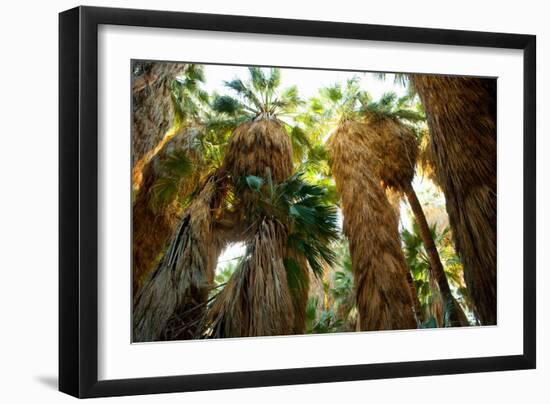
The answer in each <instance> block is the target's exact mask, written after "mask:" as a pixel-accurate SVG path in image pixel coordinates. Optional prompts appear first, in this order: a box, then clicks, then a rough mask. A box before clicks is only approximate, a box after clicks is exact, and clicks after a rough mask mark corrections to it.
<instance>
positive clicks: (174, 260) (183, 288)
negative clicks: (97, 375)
mask: <svg viewBox="0 0 550 404" xmlns="http://www.w3.org/2000/svg"><path fill="white" fill-rule="evenodd" d="M218 181H219V178H217V177H216V175H212V176H211V177H210V178H209V179H208V180H207V181H206V182H205V184H204V186H203V187H202V189H201V191H200V192H199V194H198V195H197V196H196V197H195V198H194V199H193V201H192V202H191V204H190V205H189V207H188V208H187V210H186V212H185V213H184V215H183V217H182V218H181V220H180V223H179V226H178V227H177V229H176V231H175V233H174V235H173V236H172V240H171V243H170V246H169V247H168V250H167V251H166V253H165V254H164V257H163V258H162V260H161V262H160V264H159V265H158V267H157V268H156V270H155V271H154V272H153V273H152V274H151V275H150V276H149V277H148V278H147V280H146V281H145V283H144V285H143V287H142V288H141V290H140V291H139V293H138V294H137V295H136V297H135V298H134V313H133V323H134V330H133V335H134V338H133V340H134V342H150V341H157V340H167V339H184V338H187V339H189V338H194V337H195V336H196V335H197V332H199V331H200V329H201V327H200V320H201V319H202V318H204V316H205V312H206V302H207V299H208V292H209V290H210V287H211V284H212V281H213V279H214V271H215V268H216V262H217V257H218V255H219V254H220V252H221V250H222V249H223V247H224V246H225V240H223V239H221V238H220V237H219V236H218V235H217V234H215V232H214V213H213V212H215V211H216V208H217V205H218V204H219V200H220V192H219V184H218Z"/></svg>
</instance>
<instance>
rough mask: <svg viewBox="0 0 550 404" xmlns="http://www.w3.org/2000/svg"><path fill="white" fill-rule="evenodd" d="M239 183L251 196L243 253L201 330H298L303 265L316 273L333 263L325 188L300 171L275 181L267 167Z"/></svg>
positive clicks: (331, 210) (332, 217)
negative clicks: (205, 325)
mask: <svg viewBox="0 0 550 404" xmlns="http://www.w3.org/2000/svg"><path fill="white" fill-rule="evenodd" d="M244 187H245V188H246V189H247V191H250V194H249V195H248V197H249V198H253V199H254V204H251V205H250V206H254V210H253V211H251V212H249V214H248V215H247V220H246V221H247V223H249V227H250V231H249V232H248V233H249V236H248V240H247V250H246V254H245V256H244V257H243V258H242V259H241V260H240V261H239V263H238V265H237V268H236V270H235V272H234V273H233V274H232V276H231V278H230V279H229V281H228V283H227V285H226V286H225V287H224V288H223V289H222V290H221V292H220V293H219V294H218V295H217V296H216V298H215V299H214V301H213V303H212V307H211V309H210V311H209V322H208V329H207V330H206V334H207V336H208V337H239V336H240V337H242V336H259V335H288V334H294V333H303V332H304V323H305V311H306V307H305V303H303V302H307V284H308V273H307V268H311V270H312V271H313V273H314V274H316V275H317V276H321V275H322V272H323V265H325V264H333V263H334V260H335V255H334V253H333V250H332V249H331V243H332V242H333V241H334V240H336V239H337V237H338V231H337V224H336V222H337V216H336V209H335V207H334V206H333V205H327V204H325V203H324V202H323V197H324V194H325V190H324V189H323V188H321V187H319V186H316V185H311V184H308V183H307V182H305V181H303V179H302V178H301V174H294V175H292V176H291V177H289V178H288V179H287V180H286V181H284V182H281V183H278V184H276V183H274V182H273V181H272V179H271V176H270V173H269V171H268V173H267V177H266V178H261V177H257V176H247V177H246V180H245V185H244ZM239 193H240V192H239ZM304 294H305V296H304Z"/></svg>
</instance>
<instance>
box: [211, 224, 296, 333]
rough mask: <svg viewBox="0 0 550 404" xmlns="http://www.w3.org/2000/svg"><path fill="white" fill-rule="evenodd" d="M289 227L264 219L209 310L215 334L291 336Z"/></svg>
mask: <svg viewBox="0 0 550 404" xmlns="http://www.w3.org/2000/svg"><path fill="white" fill-rule="evenodd" d="M285 240H286V230H285V229H284V227H283V226H282V225H281V224H280V223H279V222H277V221H274V220H270V219H264V220H262V221H261V223H259V225H258V226H257V229H256V231H255V233H254V234H253V235H252V237H251V239H250V240H249V242H248V244H249V246H248V251H247V254H246V256H245V257H244V258H243V259H242V260H241V262H240V263H239V266H238V268H237V269H236V270H235V272H234V273H233V275H232V276H231V278H230V280H229V281H228V283H227V285H226V286H225V287H224V288H223V290H222V291H221V292H220V293H219V294H218V296H217V297H216V299H215V300H214V302H213V304H212V307H211V309H210V310H209V314H208V316H209V324H211V325H210V327H211V330H210V336H211V337H216V338H219V337H252V336H266V335H287V334H292V333H293V331H294V327H295V324H294V310H293V307H294V306H293V301H292V296H291V291H290V288H289V286H288V282H287V276H286V270H285V266H284V256H285V248H284V243H285Z"/></svg>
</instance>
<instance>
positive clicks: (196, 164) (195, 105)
mask: <svg viewBox="0 0 550 404" xmlns="http://www.w3.org/2000/svg"><path fill="white" fill-rule="evenodd" d="M202 82H204V74H203V69H202V66H198V65H186V67H185V71H184V72H183V73H182V75H180V76H178V77H176V78H175V79H174V80H173V81H172V82H171V87H170V88H171V92H170V93H169V94H168V95H167V97H168V98H169V100H170V99H171V101H170V102H171V103H172V110H173V114H174V122H173V129H172V130H171V131H169V132H170V133H169V134H165V135H164V137H163V138H162V139H161V140H160V141H159V142H158V144H157V145H156V147H155V148H154V149H152V150H150V153H149V155H148V157H147V158H146V157H143V158H142V159H141V160H140V161H139V163H138V164H137V165H136V166H135V167H134V172H133V174H134V175H133V184H132V186H133V189H134V204H133V207H132V223H133V226H132V230H133V234H132V238H133V240H132V258H133V260H132V264H133V294H134V296H135V295H136V293H137V292H138V290H139V288H140V287H141V285H142V283H143V281H144V279H145V277H146V275H147V274H148V273H149V272H150V271H152V270H153V269H154V267H155V265H156V264H157V263H158V260H159V259H160V257H161V255H162V251H163V249H164V248H165V247H166V245H167V243H168V239H169V237H170V235H171V234H172V232H173V231H174V229H175V227H176V225H177V222H178V219H179V217H180V216H181V214H182V210H183V207H184V204H183V203H182V201H184V200H185V198H186V197H187V196H189V195H190V194H191V192H193V191H194V190H195V188H196V187H197V186H198V183H199V181H200V179H201V177H202V176H203V174H204V173H203V171H204V166H205V163H207V160H206V159H204V158H203V155H204V153H203V152H202V150H200V139H201V138H202V137H204V123H203V122H202V120H203V115H204V113H203V111H204V104H205V103H206V102H208V95H207V94H206V93H205V92H204V91H203V90H202V89H201V88H200V83H202ZM159 97H160V96H159ZM157 102H160V101H159V100H158V99H157Z"/></svg>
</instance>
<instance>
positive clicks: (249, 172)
mask: <svg viewBox="0 0 550 404" xmlns="http://www.w3.org/2000/svg"><path fill="white" fill-rule="evenodd" d="M130 76H131V77H130V78H129V81H130V82H131V93H132V110H131V114H132V116H131V122H132V142H131V148H132V150H131V156H132V167H131V173H129V175H130V174H131V182H132V198H131V203H132V271H131V280H130V279H129V282H132V302H133V305H132V306H133V313H132V317H133V318H132V327H133V331H132V333H133V335H132V341H133V342H154V341H174V340H196V339H211V338H236V337H240V338H242V337H259V336H285V335H303V334H327V333H347V332H368V331H384V330H410V329H425V328H446V327H473V326H488V325H496V324H497V270H496V231H497V229H496V223H497V222H496V183H497V173H496V161H497V154H496V141H497V139H496V89H497V80H496V78H490V77H489V78H488V77H466V76H445V75H429V74H420V73H395V72H363V71H345V70H324V69H304V68H294V67H259V66H236V65H216V64H200V63H186V62H181V63H180V62H164V61H150V60H133V61H132V62H131V73H130Z"/></svg>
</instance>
